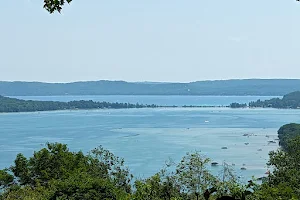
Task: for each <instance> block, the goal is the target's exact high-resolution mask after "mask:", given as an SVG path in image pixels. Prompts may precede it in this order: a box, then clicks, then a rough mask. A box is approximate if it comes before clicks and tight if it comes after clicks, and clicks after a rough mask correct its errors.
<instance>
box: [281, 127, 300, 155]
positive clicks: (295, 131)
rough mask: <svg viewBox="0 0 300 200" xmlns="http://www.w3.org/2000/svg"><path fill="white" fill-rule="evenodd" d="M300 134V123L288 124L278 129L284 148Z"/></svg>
mask: <svg viewBox="0 0 300 200" xmlns="http://www.w3.org/2000/svg"><path fill="white" fill-rule="evenodd" d="M297 136H300V124H295V123H291V124H286V125H284V126H282V127H280V129H279V130H278V138H279V144H280V146H282V148H283V149H286V148H287V145H288V142H289V140H291V139H293V138H295V137H297Z"/></svg>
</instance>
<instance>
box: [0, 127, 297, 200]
mask: <svg viewBox="0 0 300 200" xmlns="http://www.w3.org/2000/svg"><path fill="white" fill-rule="evenodd" d="M298 130H300V125H299V124H297V125H296V124H289V125H285V126H283V127H282V128H281V129H279V131H278V134H279V135H281V136H282V135H284V136H286V137H288V139H287V140H286V143H285V148H284V149H278V150H277V151H273V152H270V160H269V162H268V165H269V166H270V167H271V168H272V169H273V171H272V172H270V173H269V175H266V176H267V178H265V179H264V181H263V182H262V183H260V184H258V183H257V182H256V180H250V181H249V183H248V184H246V185H244V184H242V183H240V182H239V181H238V178H237V177H236V176H235V174H234V172H233V171H232V169H231V168H230V166H228V165H226V164H225V163H224V165H223V166H222V168H221V170H220V171H221V173H220V175H218V176H215V175H213V174H212V173H211V172H210V171H209V170H208V166H209V165H210V164H211V161H210V160H209V159H208V158H206V157H205V156H204V155H202V154H201V153H200V152H197V151H195V152H191V153H187V154H186V155H185V156H184V157H183V158H182V160H181V161H180V162H179V163H178V164H176V163H173V162H171V161H170V162H166V165H165V167H164V168H163V169H162V170H161V171H160V172H157V173H156V174H154V175H153V176H151V177H148V178H142V179H141V178H134V177H133V175H131V173H130V170H129V169H128V168H127V167H126V166H125V162H124V160H123V159H121V158H119V157H117V156H115V155H114V154H113V153H111V152H110V151H108V150H105V149H104V148H103V147H102V146H100V147H97V148H95V149H93V150H92V151H91V152H89V153H88V154H84V153H82V152H81V151H79V152H72V151H70V150H69V149H68V147H67V145H65V144H60V143H48V144H47V145H46V147H45V148H42V149H41V150H39V151H36V152H34V155H33V156H32V157H30V158H26V157H25V156H24V155H23V154H21V153H20V154H18V155H17V156H16V159H15V161H14V164H13V165H12V166H11V167H8V168H7V169H3V170H0V187H1V190H0V191H1V194H0V199H3V200H4V199H7V200H15V199H22V200H23V199H25V200H26V199H28V200H31V199H41V200H42V199H49V200H51V199H53V200H54V199H69V200H96V199H97V200H98V199H99V200H100V199H104V200H105V199H106V200H196V199H202V200H216V199H217V200H222V199H223V200H237V199H240V200H260V199H261V200H274V199H282V200H297V199H300V191H299V188H300V166H299V162H300V136H299V132H298ZM291 131H292V132H293V131H296V132H294V133H290V132H291ZM281 136H280V138H282V137H281Z"/></svg>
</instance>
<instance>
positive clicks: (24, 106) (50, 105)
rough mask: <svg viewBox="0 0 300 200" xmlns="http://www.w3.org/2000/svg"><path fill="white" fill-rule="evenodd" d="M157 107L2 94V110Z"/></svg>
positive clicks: (0, 102) (0, 110)
mask: <svg viewBox="0 0 300 200" xmlns="http://www.w3.org/2000/svg"><path fill="white" fill-rule="evenodd" d="M146 107H151V108H154V107H157V106H156V105H143V104H138V103H137V104H130V103H108V102H94V101H91V100H90V101H82V100H81V101H70V102H59V101H31V100H21V99H16V98H9V97H4V96H0V113H1V112H34V111H52V110H72V109H104V108H113V109H119V108H146Z"/></svg>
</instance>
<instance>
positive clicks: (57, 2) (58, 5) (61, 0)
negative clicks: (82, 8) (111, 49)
mask: <svg viewBox="0 0 300 200" xmlns="http://www.w3.org/2000/svg"><path fill="white" fill-rule="evenodd" d="M296 1H299V0H296ZM70 2H72V0H44V8H45V9H46V10H47V11H48V12H49V13H54V12H55V11H57V12H59V13H60V12H61V10H62V7H63V5H64V4H65V3H70Z"/></svg>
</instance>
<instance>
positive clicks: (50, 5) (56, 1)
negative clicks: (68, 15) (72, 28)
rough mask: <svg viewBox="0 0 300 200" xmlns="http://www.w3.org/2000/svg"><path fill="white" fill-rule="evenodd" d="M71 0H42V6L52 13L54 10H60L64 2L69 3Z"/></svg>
mask: <svg viewBox="0 0 300 200" xmlns="http://www.w3.org/2000/svg"><path fill="white" fill-rule="evenodd" d="M71 1H72V0H44V8H45V9H46V10H47V11H48V12H49V13H54V12H55V11H57V12H59V13H60V12H61V10H62V7H63V5H65V4H66V3H71Z"/></svg>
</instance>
